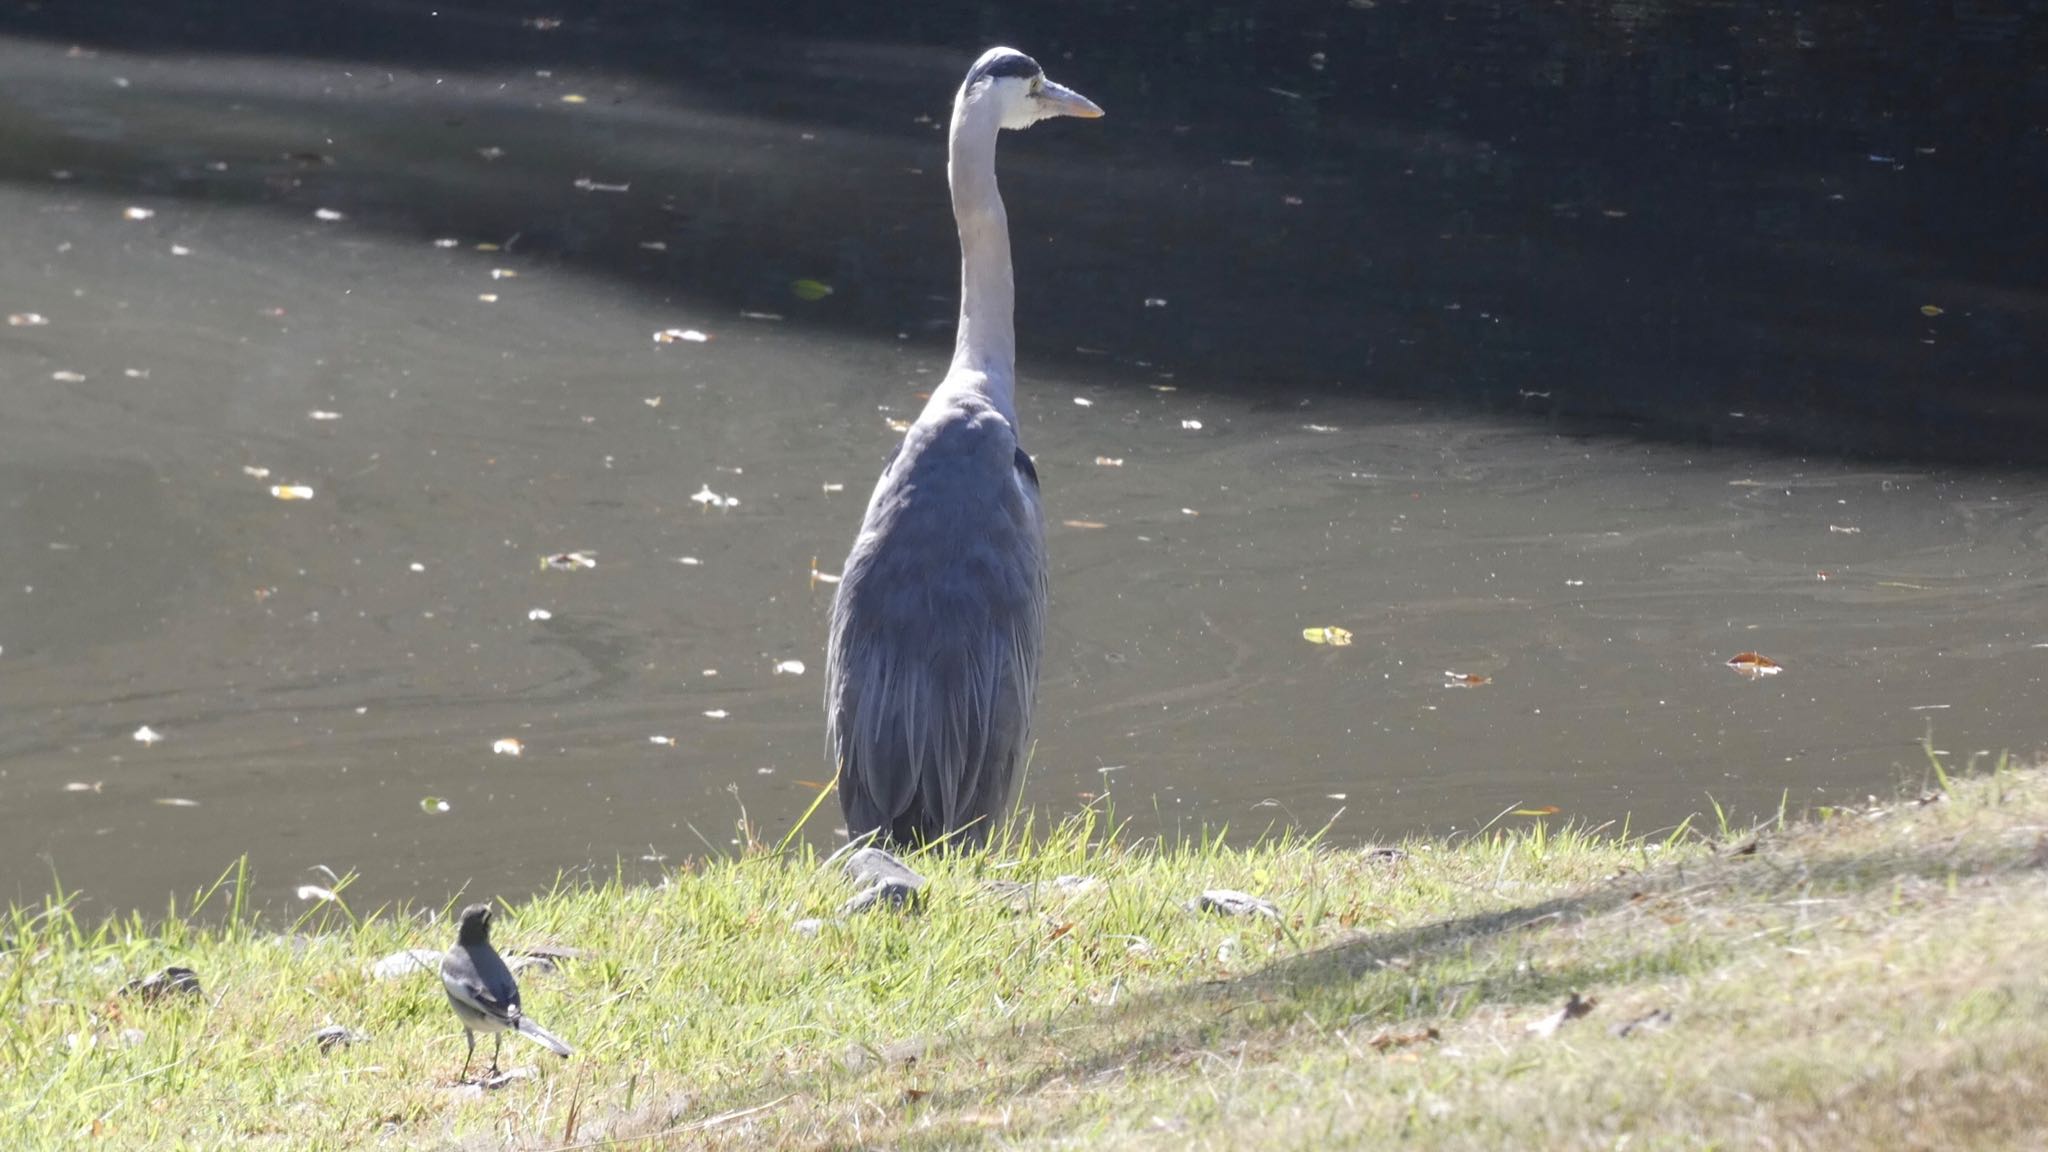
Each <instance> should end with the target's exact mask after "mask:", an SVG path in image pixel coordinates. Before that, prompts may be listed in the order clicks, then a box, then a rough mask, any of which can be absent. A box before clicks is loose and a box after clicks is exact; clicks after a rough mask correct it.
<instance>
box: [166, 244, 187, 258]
mask: <svg viewBox="0 0 2048 1152" xmlns="http://www.w3.org/2000/svg"><path fill="white" fill-rule="evenodd" d="M191 254H192V250H191V249H190V248H187V247H185V246H184V245H183V244H173V245H171V255H173V256H190V255H191Z"/></svg>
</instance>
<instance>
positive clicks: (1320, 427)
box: [1301, 424, 1343, 435]
mask: <svg viewBox="0 0 2048 1152" xmlns="http://www.w3.org/2000/svg"><path fill="white" fill-rule="evenodd" d="M1301 430H1302V431H1304V432H1321V433H1323V434H1325V435H1327V434H1329V433H1331V432H1341V431H1343V429H1341V428H1339V427H1337V426H1336V425H1335V424H1303V425H1302V426H1301Z"/></svg>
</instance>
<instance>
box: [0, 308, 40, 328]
mask: <svg viewBox="0 0 2048 1152" xmlns="http://www.w3.org/2000/svg"><path fill="white" fill-rule="evenodd" d="M49 322H50V318H49V317H48V316H45V315H43V314H42V313H40V312H9V313H8V314H7V326H8V327H9V328H40V327H42V326H43V325H45V324H48V323H49Z"/></svg>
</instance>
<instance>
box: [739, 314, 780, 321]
mask: <svg viewBox="0 0 2048 1152" xmlns="http://www.w3.org/2000/svg"><path fill="white" fill-rule="evenodd" d="M740 316H741V318H743V319H747V320H768V321H780V320H781V319H782V313H780V312H742V313H740Z"/></svg>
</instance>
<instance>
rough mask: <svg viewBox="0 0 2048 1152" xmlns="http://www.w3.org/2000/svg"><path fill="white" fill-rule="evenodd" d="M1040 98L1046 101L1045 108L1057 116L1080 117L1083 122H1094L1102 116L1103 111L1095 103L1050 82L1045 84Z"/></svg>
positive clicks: (1040, 92)
mask: <svg viewBox="0 0 2048 1152" xmlns="http://www.w3.org/2000/svg"><path fill="white" fill-rule="evenodd" d="M1038 98H1039V99H1040V100H1043V101H1045V106H1046V107H1047V108H1048V109H1050V110H1051V112H1052V114H1053V115H1055V116H1079V117H1080V118H1081V119H1083V120H1093V119H1095V118H1096V117H1098V116H1100V115H1102V109H1100V108H1098V107H1096V106H1095V101H1093V100H1090V99H1089V98H1087V97H1086V96H1083V95H1081V94H1080V93H1079V92H1076V91H1074V90H1073V89H1072V88H1069V87H1067V86H1066V85H1064V84H1055V83H1053V82H1052V81H1050V80H1047V81H1044V82H1043V86H1042V87H1040V88H1039V90H1038Z"/></svg>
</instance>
